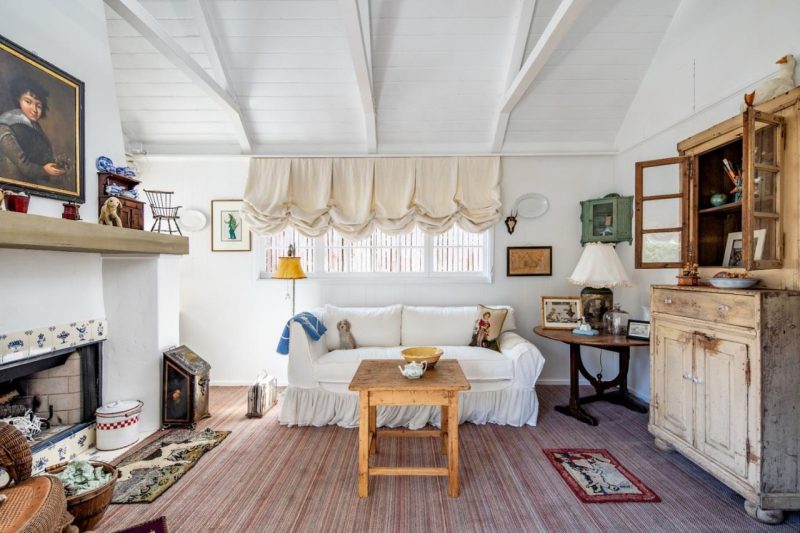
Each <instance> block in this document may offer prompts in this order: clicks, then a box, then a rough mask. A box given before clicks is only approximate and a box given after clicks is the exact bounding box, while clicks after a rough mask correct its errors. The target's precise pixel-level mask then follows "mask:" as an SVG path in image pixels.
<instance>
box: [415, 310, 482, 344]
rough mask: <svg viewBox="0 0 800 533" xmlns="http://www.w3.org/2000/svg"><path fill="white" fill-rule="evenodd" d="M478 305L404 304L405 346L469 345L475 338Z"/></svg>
mask: <svg viewBox="0 0 800 533" xmlns="http://www.w3.org/2000/svg"><path fill="white" fill-rule="evenodd" d="M477 309H478V308H477V306H474V305H470V306H465V307H418V306H412V305H407V306H405V307H403V328H402V335H401V338H402V341H403V344H404V345H405V346H440V345H448V346H466V345H467V344H469V341H470V338H471V337H472V326H473V324H475V316H476V314H477V312H478V311H477Z"/></svg>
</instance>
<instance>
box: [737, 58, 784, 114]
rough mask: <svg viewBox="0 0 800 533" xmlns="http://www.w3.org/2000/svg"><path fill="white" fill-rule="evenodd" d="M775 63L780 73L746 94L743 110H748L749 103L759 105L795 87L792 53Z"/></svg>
mask: <svg viewBox="0 0 800 533" xmlns="http://www.w3.org/2000/svg"><path fill="white" fill-rule="evenodd" d="M775 63H776V64H777V65H778V75H777V76H775V77H774V78H772V79H769V80H767V81H765V82H763V83H762V84H761V85H759V86H758V87H756V90H755V91H753V92H752V93H747V94H745V95H744V102H745V103H744V104H742V107H741V108H740V110H741V111H744V110H746V109H747V106H748V105H758V104H760V103H761V102H766V101H767V100H770V99H772V98H775V97H776V96H778V95H780V94H783V93H785V92H787V91H791V90H792V89H794V88H795V84H794V66H795V60H794V56H793V55H791V54H788V55H785V56H783V57H782V58H780V59H779V60H777V61H776V62H775Z"/></svg>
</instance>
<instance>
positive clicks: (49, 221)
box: [0, 211, 189, 255]
mask: <svg viewBox="0 0 800 533" xmlns="http://www.w3.org/2000/svg"><path fill="white" fill-rule="evenodd" d="M0 248H19V249H27V250H53V251H58V252H94V253H105V254H121V253H126V254H173V255H186V254H188V253H189V239H188V238H186V237H178V236H176V235H164V234H160V233H151V232H149V231H142V230H135V229H127V228H118V227H113V226H101V225H100V224H93V223H90V222H81V221H75V220H65V219H61V218H51V217H43V216H39V215H29V214H26V213H14V212H11V211H0Z"/></svg>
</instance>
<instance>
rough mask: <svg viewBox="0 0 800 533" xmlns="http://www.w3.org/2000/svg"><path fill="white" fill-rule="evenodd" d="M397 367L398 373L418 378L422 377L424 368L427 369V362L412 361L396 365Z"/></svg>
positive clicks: (410, 377) (409, 377)
mask: <svg viewBox="0 0 800 533" xmlns="http://www.w3.org/2000/svg"><path fill="white" fill-rule="evenodd" d="M397 368H399V369H400V373H402V374H403V375H404V376H405V377H407V378H408V379H419V378H421V377H422V374H424V373H425V370H427V369H428V363H427V361H423V362H421V363H416V362H412V363H407V364H405V365H403V366H400V365H397Z"/></svg>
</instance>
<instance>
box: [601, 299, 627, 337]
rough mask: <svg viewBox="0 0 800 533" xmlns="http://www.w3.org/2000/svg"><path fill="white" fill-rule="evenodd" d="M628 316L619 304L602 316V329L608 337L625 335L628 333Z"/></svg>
mask: <svg viewBox="0 0 800 533" xmlns="http://www.w3.org/2000/svg"><path fill="white" fill-rule="evenodd" d="M629 318H630V314H628V312H627V311H623V310H622V308H621V307H620V304H614V308H613V309H611V310H610V311H607V312H606V314H605V315H603V327H604V328H605V330H606V333H608V334H609V335H625V334H626V333H627V332H628V319H629Z"/></svg>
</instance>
